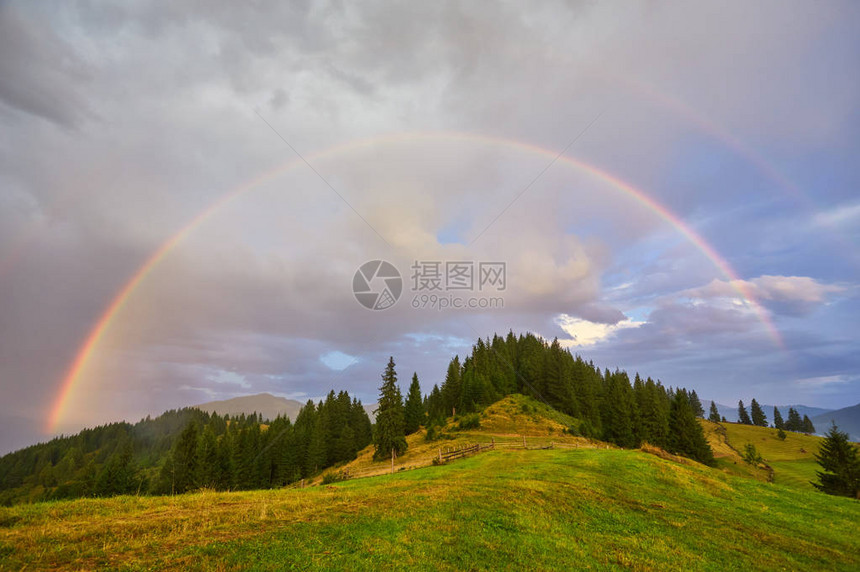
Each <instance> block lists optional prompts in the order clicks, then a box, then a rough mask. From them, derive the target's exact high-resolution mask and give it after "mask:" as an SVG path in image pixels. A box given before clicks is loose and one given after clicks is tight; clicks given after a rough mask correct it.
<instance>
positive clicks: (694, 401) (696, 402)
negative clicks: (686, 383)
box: [690, 389, 705, 417]
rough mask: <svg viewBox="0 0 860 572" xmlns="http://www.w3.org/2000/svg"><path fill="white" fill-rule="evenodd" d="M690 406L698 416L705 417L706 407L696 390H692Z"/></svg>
mask: <svg viewBox="0 0 860 572" xmlns="http://www.w3.org/2000/svg"><path fill="white" fill-rule="evenodd" d="M690 407H692V408H693V413H694V414H695V415H696V417H704V416H705V408H704V407H702V402H701V400H700V399H699V396H698V395H697V394H696V390H695V389H694V390H693V391H691V392H690Z"/></svg>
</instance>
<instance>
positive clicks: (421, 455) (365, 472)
mask: <svg viewBox="0 0 860 572" xmlns="http://www.w3.org/2000/svg"><path fill="white" fill-rule="evenodd" d="M470 418H475V419H477V421H478V423H479V425H478V426H477V427H470V428H468V429H465V428H463V427H462V426H463V425H467V423H466V421H467V420H469V419H470ZM578 425H579V421H578V420H576V419H574V418H572V417H569V416H567V415H565V414H564V413H560V412H558V411H556V410H555V409H553V408H551V407H549V406H548V405H545V404H543V403H540V402H539V401H537V400H535V399H533V398H531V397H527V396H525V395H520V394H514V395H509V396H507V397H505V398H504V399H502V400H500V401H497V402H496V403H494V404H493V405H490V406H489V407H487V408H486V409H484V410H483V411H482V412H481V413H473V414H467V415H462V416H457V417H452V418H448V420H447V422H446V424H445V425H444V426H443V427H439V428H436V429H435V433H436V434H437V438H436V439H434V440H432V441H428V440H427V430H426V429H423V428H422V429H421V430H420V431H418V432H417V433H415V434H412V435H407V436H406V442H407V444H408V448H407V449H406V452H405V453H404V454H402V455H400V456H398V457H397V458H396V459H395V460H394V470H395V471H401V470H410V469H416V468H419V467H426V466H428V465H431V464H432V463H433V460H434V459H436V458H437V457H438V455H439V452H440V451H443V452H444V451H448V450H452V449H457V448H462V447H467V446H469V445H472V444H476V443H481V444H489V443H491V442H494V443H495V444H496V446H497V447H499V448H507V447H522V443H523V437H525V442H526V446H527V447H545V446H549V445H553V444H554V445H558V446H563V445H566V446H571V447H574V446H575V447H593V446H595V443H594V442H592V441H590V440H588V439H584V438H582V437H576V436H574V435H571V434H568V433H566V430H567V429H569V428H571V427H573V428H575V427H577V426H578ZM601 446H603V447H606V446H608V445H606V444H602V445H601ZM373 452H374V448H373V446H372V445H371V446H370V447H367V448H365V449H364V450H363V451H360V452H359V453H358V457H357V458H356V459H355V460H353V461H351V462H349V463H346V464H343V465H338V466H335V467H332V468H330V469H327V470H326V471H324V472H323V473H322V474H321V475H319V476H318V477H317V478H315V479H312V480H311V481H309V482H312V483H318V482H321V481H322V480H323V479H326V480H328V479H329V478H332V477H335V476H338V475H343V474H344V473H346V474H348V475H350V477H368V476H375V475H382V474H387V473H390V472H391V467H392V464H391V463H390V461H388V460H386V461H383V462H374V461H373ZM327 476H328V478H327Z"/></svg>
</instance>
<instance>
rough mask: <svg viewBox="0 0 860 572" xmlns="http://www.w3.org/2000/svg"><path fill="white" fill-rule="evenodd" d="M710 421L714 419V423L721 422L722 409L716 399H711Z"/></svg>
mask: <svg viewBox="0 0 860 572" xmlns="http://www.w3.org/2000/svg"><path fill="white" fill-rule="evenodd" d="M708 421H713V422H714V423H719V422H720V410H719V409H717V402H716V401H711V411H710V413H709V414H708Z"/></svg>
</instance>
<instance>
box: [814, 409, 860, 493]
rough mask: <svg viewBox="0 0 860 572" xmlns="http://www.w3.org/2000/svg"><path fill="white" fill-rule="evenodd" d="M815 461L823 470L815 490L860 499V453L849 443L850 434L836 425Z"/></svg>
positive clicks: (823, 442) (823, 443)
mask: <svg viewBox="0 0 860 572" xmlns="http://www.w3.org/2000/svg"><path fill="white" fill-rule="evenodd" d="M815 460H816V461H818V464H819V465H821V468H822V470H821V471H818V472H817V475H818V482H817V483H812V484H813V485H814V486H815V488H817V489H818V490H820V491H822V492H825V493H827V494H830V495H842V496H847V497H853V498H860V453H858V451H857V447H856V446H855V445H854V444H852V443H850V442H849V441H848V434H847V433H844V432H842V431H840V430H839V428H838V427H836V424H835V423H834V424H833V425H832V426H831V427H830V430H829V431H828V432H827V436H826V437H825V439H824V440H823V441H822V443H821V446H820V447H819V450H818V453H816V455H815Z"/></svg>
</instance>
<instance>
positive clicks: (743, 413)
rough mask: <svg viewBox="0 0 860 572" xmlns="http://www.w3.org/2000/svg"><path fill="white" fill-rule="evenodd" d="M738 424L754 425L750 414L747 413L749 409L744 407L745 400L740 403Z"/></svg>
mask: <svg viewBox="0 0 860 572" xmlns="http://www.w3.org/2000/svg"><path fill="white" fill-rule="evenodd" d="M738 423H742V424H744V425H752V420H751V419H750V416H749V413H747V408H746V407H744V402H743V400H739V401H738Z"/></svg>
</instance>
